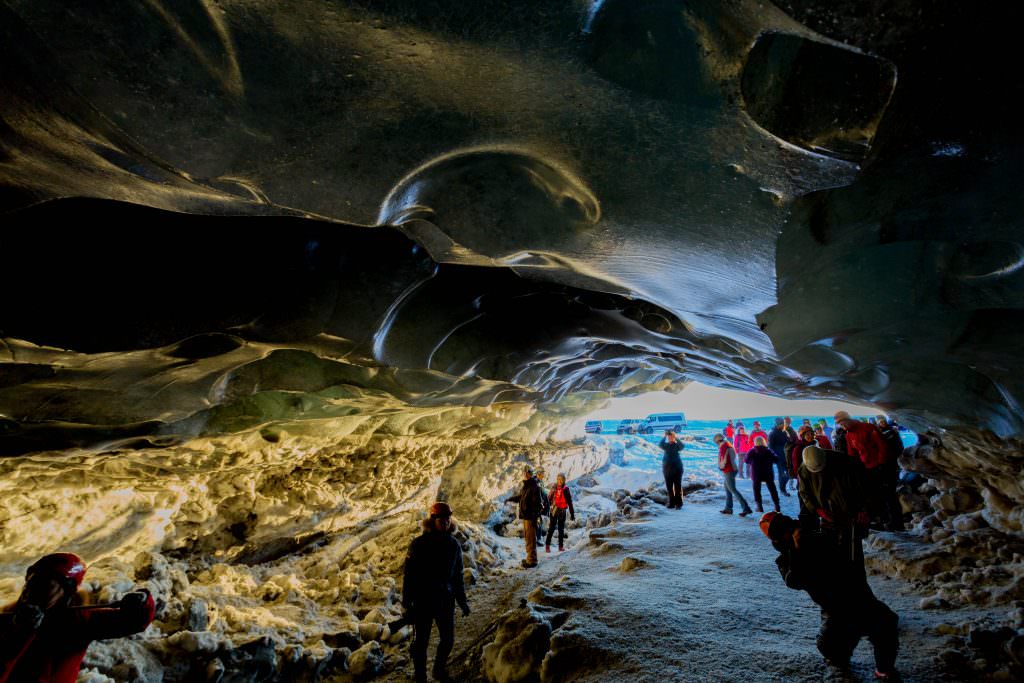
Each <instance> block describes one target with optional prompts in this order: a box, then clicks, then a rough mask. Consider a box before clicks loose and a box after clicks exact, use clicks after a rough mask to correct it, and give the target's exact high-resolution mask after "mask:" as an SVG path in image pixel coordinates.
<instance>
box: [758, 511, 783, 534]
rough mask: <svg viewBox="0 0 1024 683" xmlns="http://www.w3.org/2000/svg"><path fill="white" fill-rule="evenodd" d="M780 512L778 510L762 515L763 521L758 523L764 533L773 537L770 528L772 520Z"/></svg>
mask: <svg viewBox="0 0 1024 683" xmlns="http://www.w3.org/2000/svg"><path fill="white" fill-rule="evenodd" d="M778 514H779V513H778V512H766V513H764V514H763V515H761V521H760V522H758V523H757V525H758V526H759V527H761V533H763V534H764V535H765V536H767V537H768V538H771V537H772V535H771V534H770V533H769V531H768V530H769V529H770V528H771V526H772V520H773V519H775V516H776V515H778Z"/></svg>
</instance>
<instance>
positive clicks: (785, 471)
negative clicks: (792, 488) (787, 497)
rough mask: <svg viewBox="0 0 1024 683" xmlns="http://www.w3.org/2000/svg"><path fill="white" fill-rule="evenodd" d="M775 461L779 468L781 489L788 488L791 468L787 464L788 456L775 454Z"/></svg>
mask: <svg viewBox="0 0 1024 683" xmlns="http://www.w3.org/2000/svg"><path fill="white" fill-rule="evenodd" d="M775 462H776V464H777V465H778V468H779V490H780V491H785V490H786V483H787V482H788V481H789V468H788V467H787V466H786V456H784V455H779V454H778V453H776V454H775Z"/></svg>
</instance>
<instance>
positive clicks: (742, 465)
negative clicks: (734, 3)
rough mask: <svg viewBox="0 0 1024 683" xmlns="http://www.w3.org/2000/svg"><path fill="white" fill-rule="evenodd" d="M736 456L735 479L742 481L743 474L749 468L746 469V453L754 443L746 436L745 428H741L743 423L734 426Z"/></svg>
mask: <svg viewBox="0 0 1024 683" xmlns="http://www.w3.org/2000/svg"><path fill="white" fill-rule="evenodd" d="M735 445H736V456H737V458H738V460H739V466H738V471H737V472H736V477H737V478H739V479H743V477H744V474H743V473H744V472H745V471H747V470H748V469H749V468H748V467H747V451H749V450H750V448H751V446H753V445H754V442H753V441H751V440H750V435H749V434H747V428H746V427H744V426H743V423H742V422H741V423H739V424H738V425H736V444H735Z"/></svg>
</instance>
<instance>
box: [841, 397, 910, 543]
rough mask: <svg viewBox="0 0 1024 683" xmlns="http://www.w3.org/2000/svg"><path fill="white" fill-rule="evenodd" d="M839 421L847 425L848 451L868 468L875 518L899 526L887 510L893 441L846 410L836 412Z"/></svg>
mask: <svg viewBox="0 0 1024 683" xmlns="http://www.w3.org/2000/svg"><path fill="white" fill-rule="evenodd" d="M836 424H840V425H842V426H843V428H845V429H846V452H847V454H849V455H852V456H853V457H855V458H857V459H859V460H860V461H861V463H862V464H863V465H864V469H865V470H866V471H867V472H866V475H867V476H866V479H867V487H868V511H869V512H870V514H871V516H872V518H874V519H882V521H881V524H882V525H891V526H893V527H895V524H896V520H893V519H888V518H889V517H890V516H891V515H889V514H888V513H887V512H886V511H885V508H886V505H885V500H886V496H885V491H886V481H885V480H886V474H887V473H888V471H889V468H886V467H884V465H885V464H886V462H887V461H888V460H889V445H888V444H887V443H886V442H885V438H884V437H883V436H882V432H881V430H879V429H878V427H876V426H875V425H873V424H870V423H868V422H861V421H860V420H854V419H853V418H851V417H850V414H849V413H848V412H846V411H845V410H841V411H839V412H838V413H836ZM901 521H902V520H901Z"/></svg>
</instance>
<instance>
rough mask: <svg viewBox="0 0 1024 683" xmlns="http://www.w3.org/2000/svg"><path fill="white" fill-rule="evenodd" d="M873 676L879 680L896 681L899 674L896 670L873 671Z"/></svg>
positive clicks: (898, 678)
mask: <svg viewBox="0 0 1024 683" xmlns="http://www.w3.org/2000/svg"><path fill="white" fill-rule="evenodd" d="M875 678H877V679H878V680H880V681H898V680H900V675H899V673H898V672H896V671H877V670H876V671H875Z"/></svg>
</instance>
